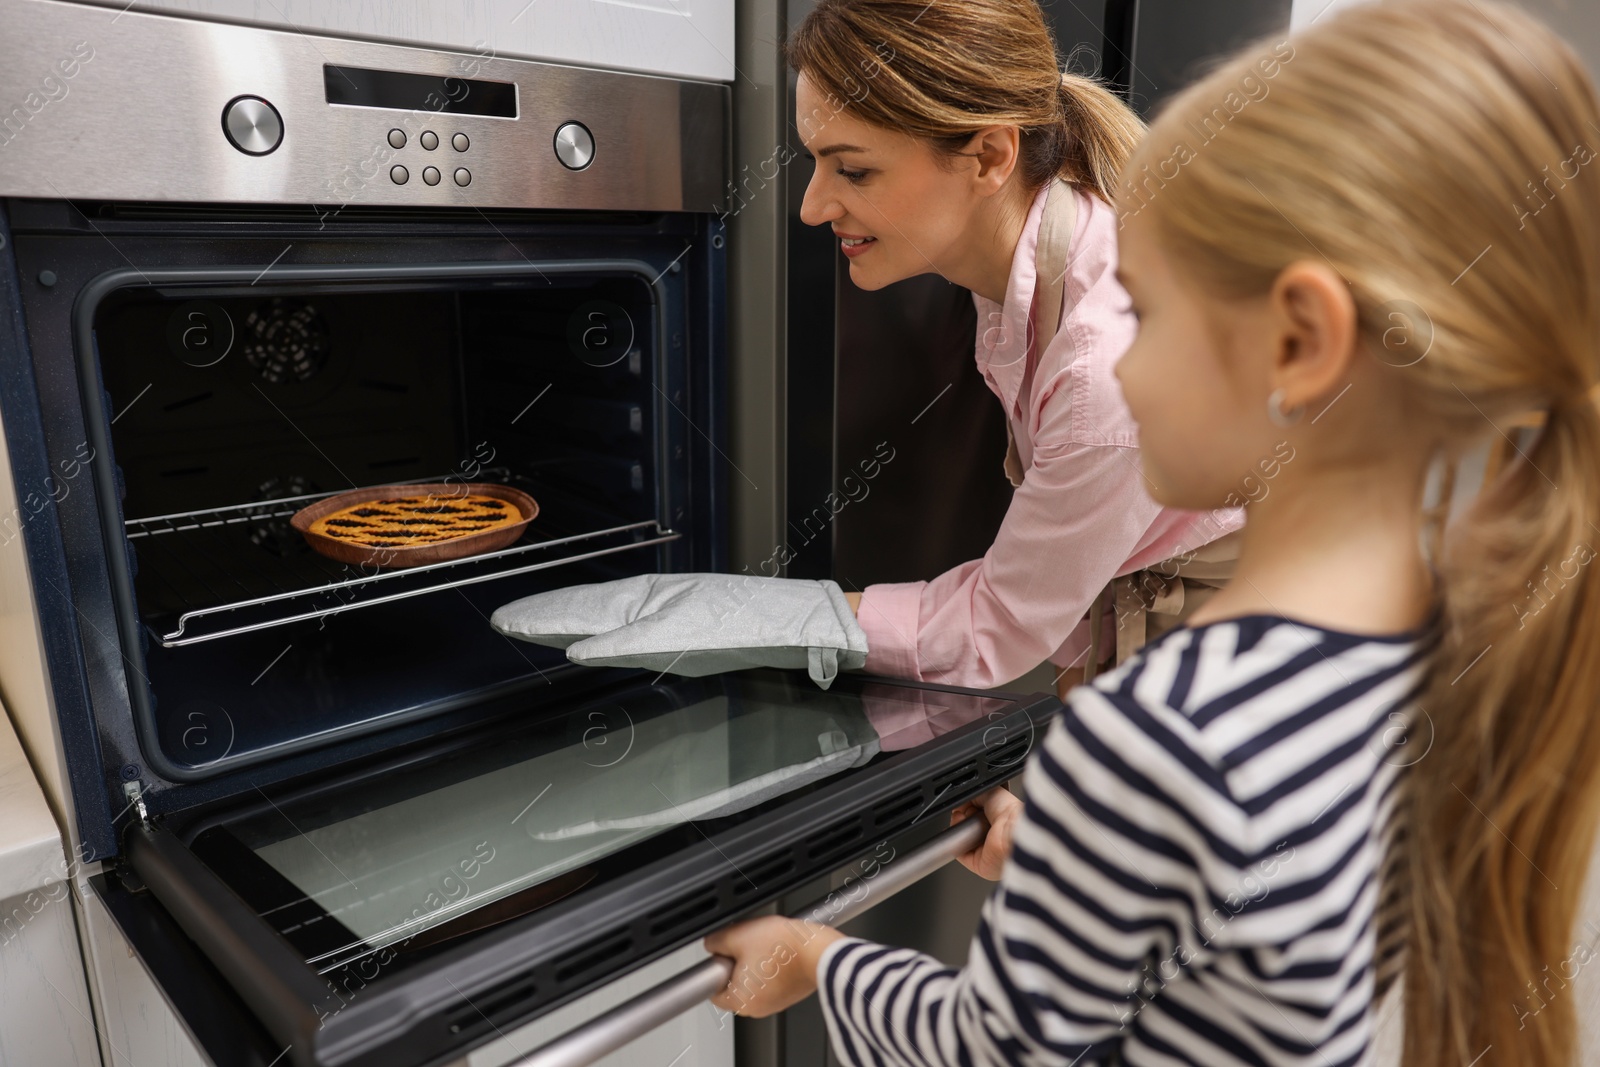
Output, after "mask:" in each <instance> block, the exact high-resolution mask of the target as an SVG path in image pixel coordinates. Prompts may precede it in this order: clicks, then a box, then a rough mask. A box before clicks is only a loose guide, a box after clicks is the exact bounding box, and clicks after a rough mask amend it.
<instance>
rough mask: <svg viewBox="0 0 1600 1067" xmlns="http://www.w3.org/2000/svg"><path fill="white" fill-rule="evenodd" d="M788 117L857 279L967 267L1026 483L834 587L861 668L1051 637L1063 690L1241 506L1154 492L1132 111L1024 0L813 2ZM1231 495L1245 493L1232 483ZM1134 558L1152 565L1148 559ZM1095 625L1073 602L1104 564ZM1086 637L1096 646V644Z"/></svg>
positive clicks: (961, 274) (1130, 638)
mask: <svg viewBox="0 0 1600 1067" xmlns="http://www.w3.org/2000/svg"><path fill="white" fill-rule="evenodd" d="M788 50H789V61H790V63H791V64H792V65H793V66H794V68H795V70H796V71H797V72H798V75H799V77H798V85H797V88H796V117H795V124H796V127H797V129H798V131H799V134H800V138H801V141H802V142H803V143H804V144H805V147H806V149H807V152H808V154H809V155H810V156H812V157H813V158H815V159H816V160H817V165H816V170H815V172H814V173H813V175H812V177H811V181H810V184H809V185H808V186H807V187H806V192H805V198H804V201H803V202H802V205H801V209H800V217H801V220H802V221H804V222H806V223H807V224H809V225H812V226H829V227H831V228H832V230H833V231H834V233H835V234H837V235H838V237H839V243H840V249H841V251H842V252H843V253H844V255H845V256H846V257H848V261H849V269H850V280H851V281H852V282H853V283H854V284H856V285H858V286H860V287H861V288H863V289H881V288H883V287H884V286H886V285H889V284H891V283H893V282H897V281H900V280H901V279H904V278H909V277H912V276H914V275H918V274H927V273H936V274H939V275H941V276H943V277H944V278H946V279H948V280H949V281H951V282H953V283H955V284H957V285H960V286H964V287H965V288H967V289H970V290H971V291H972V294H973V303H974V304H975V305H976V307H977V311H978V336H977V339H976V357H977V365H978V370H979V372H980V373H981V374H982V375H983V379H984V382H985V383H986V384H987V385H988V386H989V388H990V389H991V390H992V391H993V392H994V394H995V396H996V397H997V398H998V399H999V401H1000V403H1001V404H1002V405H1003V406H1004V407H1005V411H1006V417H1007V424H1008V429H1009V431H1010V437H1011V442H1010V444H1011V447H1010V450H1009V453H1008V455H1007V456H1006V457H1005V459H1006V462H1005V471H1006V474H1007V475H1008V476H1009V477H1010V478H1011V481H1012V483H1013V484H1014V485H1016V486H1017V489H1016V493H1015V495H1014V497H1013V499H1012V502H1011V506H1010V508H1009V509H1008V511H1007V512H1006V516H1005V521H1004V522H1003V523H1002V525H1001V527H1000V531H999V533H998V534H997V535H996V537H995V542H994V545H993V547H992V548H990V550H989V551H988V552H987V553H985V555H984V557H983V558H982V559H981V560H974V561H972V562H970V563H966V564H963V565H962V566H960V567H957V568H955V569H954V570H951V571H948V572H946V573H945V574H942V575H940V576H939V577H937V578H934V579H933V580H932V581H926V582H909V583H900V584H892V585H873V586H869V587H867V589H866V590H865V591H864V592H862V593H860V594H847V596H848V597H849V598H850V599H851V601H852V606H853V607H855V609H856V615H857V620H858V621H859V623H860V625H861V628H862V630H863V631H864V632H865V634H866V638H867V660H866V666H867V669H868V670H869V671H872V672H874V673H878V674H885V675H890V676H894V677H901V678H911V679H914V680H918V681H928V682H940V683H945V684H951V685H966V686H976V687H988V686H995V685H1000V684H1002V683H1005V682H1008V681H1010V680H1012V679H1013V678H1016V677H1017V676H1019V675H1021V674H1023V673H1025V672H1026V671H1028V670H1030V669H1032V668H1033V667H1035V666H1037V665H1038V664H1039V663H1041V662H1043V661H1044V660H1046V659H1049V660H1050V661H1051V662H1053V663H1054V664H1055V665H1056V666H1057V668H1060V669H1064V673H1063V675H1062V676H1061V679H1060V681H1059V683H1058V684H1059V685H1060V686H1061V690H1062V692H1065V691H1066V689H1067V688H1069V687H1070V685H1071V684H1072V683H1074V682H1075V681H1077V680H1079V678H1080V677H1081V676H1082V674H1083V672H1084V668H1085V667H1086V666H1088V665H1089V664H1091V663H1094V664H1098V663H1099V661H1100V659H1101V658H1102V656H1101V655H1094V656H1091V652H1090V646H1091V644H1098V645H1099V646H1100V649H1103V650H1104V654H1109V653H1110V650H1111V645H1112V643H1113V641H1114V642H1115V644H1116V645H1117V659H1118V661H1119V662H1120V661H1121V660H1122V659H1125V658H1126V657H1127V655H1128V654H1129V653H1130V652H1131V651H1132V650H1133V648H1136V647H1137V646H1138V645H1139V644H1140V643H1142V641H1141V638H1142V637H1143V636H1144V634H1143V632H1142V631H1143V629H1144V627H1145V625H1146V623H1145V610H1144V609H1146V608H1157V609H1159V611H1160V612H1162V613H1163V614H1162V615H1161V616H1159V617H1157V618H1152V619H1151V620H1150V623H1149V624H1148V625H1149V628H1150V631H1151V632H1150V636H1154V634H1155V632H1158V631H1160V630H1164V629H1167V628H1170V626H1171V625H1172V624H1173V623H1174V622H1176V620H1177V619H1179V618H1181V617H1183V615H1184V614H1186V613H1187V612H1189V611H1192V610H1194V609H1195V608H1196V607H1198V606H1199V604H1201V603H1203V602H1204V599H1205V597H1206V595H1207V594H1209V593H1210V592H1211V591H1212V590H1211V589H1209V588H1204V587H1203V586H1202V585H1198V584H1196V583H1194V582H1190V583H1187V584H1188V588H1187V591H1186V590H1185V584H1186V583H1184V582H1182V581H1181V580H1179V575H1180V570H1182V571H1186V572H1188V573H1189V574H1193V575H1197V576H1198V577H1200V578H1209V579H1217V578H1220V577H1224V576H1225V567H1223V566H1216V565H1213V566H1211V568H1210V569H1209V570H1207V569H1206V565H1207V564H1208V563H1212V564H1215V563H1216V562H1217V561H1224V560H1226V559H1228V558H1230V557H1231V555H1232V552H1231V551H1230V549H1231V539H1230V540H1229V541H1227V542H1224V543H1223V544H1222V545H1216V546H1212V548H1211V551H1210V552H1198V553H1197V552H1196V551H1195V550H1197V549H1201V548H1202V546H1206V545H1207V544H1208V542H1213V541H1216V540H1218V539H1219V538H1222V537H1224V536H1225V535H1228V534H1229V533H1231V532H1232V531H1234V530H1236V529H1237V528H1238V527H1239V526H1240V525H1241V524H1242V522H1243V517H1242V513H1241V512H1240V511H1239V510H1238V509H1237V507H1233V508H1230V509H1228V510H1224V511H1217V512H1200V513H1195V512H1186V511H1180V510H1174V509H1170V508H1163V507H1161V506H1159V505H1158V504H1156V503H1155V502H1154V501H1152V500H1151V499H1150V495H1149V490H1148V487H1147V486H1146V484H1145V482H1144V480H1143V479H1142V478H1141V477H1140V474H1139V469H1138V456H1137V447H1138V444H1137V442H1138V438H1137V433H1136V430H1135V427H1134V423H1133V420H1132V418H1131V417H1130V416H1129V414H1128V409H1127V406H1126V404H1124V402H1123V400H1122V395H1121V391H1120V390H1119V389H1118V387H1117V383H1116V381H1115V380H1114V378H1113V376H1112V367H1113V365H1114V364H1115V362H1116V359H1117V357H1119V356H1120V355H1121V354H1122V353H1123V351H1124V350H1125V349H1126V348H1127V346H1128V343H1129V342H1130V341H1131V340H1132V338H1133V334H1134V330H1135V323H1134V319H1133V316H1132V314H1131V313H1130V311H1129V308H1128V298H1127V295H1126V294H1125V293H1124V292H1123V290H1122V287H1121V286H1120V285H1119V284H1118V283H1117V280H1116V278H1115V273H1116V267H1117V256H1116V232H1117V218H1116V213H1115V212H1114V211H1113V209H1112V208H1111V206H1110V203H1109V199H1110V194H1111V190H1112V186H1113V183H1114V182H1115V180H1116V175H1117V172H1118V170H1119V169H1120V168H1121V167H1122V165H1123V163H1124V162H1125V161H1126V159H1127V156H1128V153H1129V151H1130V150H1131V148H1132V147H1133V145H1134V143H1135V142H1136V141H1137V139H1138V136H1139V134H1140V131H1141V126H1140V123H1139V120H1138V119H1137V118H1136V117H1135V116H1134V115H1133V113H1132V112H1131V111H1129V110H1128V108H1127V107H1126V106H1125V105H1124V104H1123V103H1122V102H1121V101H1120V100H1118V99H1117V98H1116V97H1115V96H1113V95H1112V94H1111V93H1109V92H1107V91H1106V90H1105V89H1103V88H1101V87H1100V86H1099V85H1097V84H1095V83H1094V82H1092V81H1090V80H1088V79H1086V78H1081V77H1078V76H1076V75H1072V74H1065V75H1063V74H1061V73H1060V72H1059V71H1058V69H1057V67H1056V52H1055V46H1054V43H1053V42H1052V40H1051V37H1050V33H1049V31H1048V30H1047V29H1046V27H1045V23H1044V19H1043V15H1042V14H1041V12H1040V10H1039V7H1038V5H1037V3H1035V2H1034V0H933V2H931V3H927V2H924V0H915V2H911V0H822V3H820V4H819V5H818V6H817V7H816V8H815V9H814V10H813V11H812V12H811V14H810V15H808V16H807V17H806V19H805V21H804V22H803V23H802V24H801V25H800V27H799V28H798V29H797V30H796V31H795V33H794V35H793V37H792V38H791V39H790V42H789V46H788ZM1235 503H1237V502H1235ZM1139 572H1143V573H1139ZM1118 576H1127V580H1125V581H1122V582H1119V583H1117V586H1118V588H1117V589H1116V592H1115V594H1114V598H1113V599H1114V606H1115V608H1116V613H1115V614H1116V619H1117V621H1118V622H1119V623H1120V625H1118V626H1116V627H1113V626H1112V621H1113V613H1112V612H1111V611H1106V612H1105V626H1104V628H1103V630H1102V633H1101V640H1100V641H1099V642H1094V641H1092V640H1091V630H1090V626H1089V622H1088V620H1087V619H1085V615H1086V614H1087V613H1088V612H1089V611H1090V607H1091V603H1092V602H1093V601H1094V600H1095V598H1096V595H1097V594H1099V593H1101V591H1102V590H1104V589H1105V588H1106V586H1107V584H1108V583H1110V582H1111V580H1112V579H1113V578H1115V577H1118ZM1097 651H1099V650H1098V649H1097Z"/></svg>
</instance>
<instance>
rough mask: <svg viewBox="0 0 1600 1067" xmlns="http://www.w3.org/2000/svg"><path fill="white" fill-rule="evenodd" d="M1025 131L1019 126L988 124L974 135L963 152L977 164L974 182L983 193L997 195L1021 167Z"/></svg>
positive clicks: (980, 193) (979, 192)
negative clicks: (1019, 161)
mask: <svg viewBox="0 0 1600 1067" xmlns="http://www.w3.org/2000/svg"><path fill="white" fill-rule="evenodd" d="M1021 138H1022V134H1021V131H1019V130H1018V129H1017V127H1015V126H985V127H984V128H983V129H981V130H979V131H977V132H976V133H974V134H973V135H972V138H971V139H970V140H969V141H967V147H966V150H965V151H964V152H962V155H964V156H967V157H968V158H970V159H972V160H973V161H974V162H976V163H977V166H976V167H975V168H974V170H973V174H972V179H973V184H974V186H975V188H976V190H977V192H978V195H980V196H993V195H994V194H995V193H997V192H999V191H1000V190H1001V189H1002V188H1004V186H1005V184H1006V179H1008V178H1010V177H1011V172H1012V171H1014V170H1016V169H1017V159H1018V156H1019V153H1020V151H1021Z"/></svg>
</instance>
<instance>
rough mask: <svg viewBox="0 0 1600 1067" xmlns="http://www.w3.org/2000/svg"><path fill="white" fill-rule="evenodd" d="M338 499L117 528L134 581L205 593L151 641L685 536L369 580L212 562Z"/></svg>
mask: <svg viewBox="0 0 1600 1067" xmlns="http://www.w3.org/2000/svg"><path fill="white" fill-rule="evenodd" d="M430 480H431V481H441V480H442V479H439V478H434V479H416V480H414V481H411V482H393V483H389V484H391V485H395V486H402V485H407V484H418V483H421V482H426V481H430ZM374 488H377V487H374ZM341 492H346V490H343V489H340V490H335V491H333V492H323V493H309V494H306V495H303V496H293V497H281V498H278V499H275V500H267V501H254V502H251V503H247V504H229V505H225V506H223V507H215V508H202V509H200V510H197V511H184V512H176V513H174V514H170V515H152V516H148V517H146V518H139V519H128V520H126V521H125V522H124V524H123V525H124V530H125V534H126V536H127V538H128V540H129V541H130V542H133V543H134V544H136V545H137V544H138V543H139V542H140V541H144V542H145V545H146V546H148V548H149V549H150V551H148V552H146V551H141V552H140V561H139V567H140V571H141V573H142V572H143V571H144V570H145V568H147V567H150V568H153V569H154V570H155V571H156V572H157V573H158V575H160V576H161V577H162V578H163V579H164V580H165V584H166V585H167V587H168V588H169V589H172V590H173V591H175V592H178V587H179V585H180V584H183V583H182V582H181V581H180V582H174V581H173V580H172V579H173V577H174V576H175V575H181V578H182V579H187V585H188V586H189V587H190V588H194V587H200V588H203V589H204V591H205V594H206V595H205V596H204V598H203V599H204V600H205V601H206V602H205V603H200V604H194V599H195V598H193V597H191V596H187V595H184V594H182V593H181V592H179V596H180V598H181V599H182V600H183V601H184V602H185V603H189V604H192V605H193V606H190V607H188V608H187V610H183V611H181V612H180V613H178V615H177V620H176V624H175V625H174V626H172V628H171V629H170V630H168V631H167V632H164V633H163V632H161V630H162V629H163V627H150V629H151V632H152V634H153V636H154V637H155V639H156V640H157V641H159V642H160V643H161V645H162V646H163V647H166V648H178V647H181V646H184V645H193V644H199V643H200V642H203V641H215V640H218V639H220V638H224V637H232V636H234V635H236V634H243V633H251V632H253V631H256V630H266V629H271V628H273V627H277V626H287V625H290V624H291V623H297V622H305V621H307V620H311V619H319V618H323V617H325V616H329V615H335V614H338V613H339V612H343V611H352V610H355V609H358V608H367V607H374V606H376V605H379V604H389V603H393V602H394V601H397V600H406V599H409V598H411V597H417V596H424V595H426V594H428V593H436V592H440V591H442V590H446V589H453V588H459V587H461V586H466V585H475V584H477V583H479V582H489V581H495V580H497V579H501V578H509V577H512V576H514V575H519V574H528V573H531V572H533V571H540V570H546V569H548V568H551V567H559V566H563V565H565V564H569V563H578V562H581V561H583V560H588V559H596V558H598V557H600V556H608V555H612V554H614V553H618V552H628V551H632V550H635V549H642V548H648V547H650V546H652V545H660V544H665V543H667V542H669V541H676V540H678V539H680V538H681V537H682V536H683V535H682V534H681V533H679V532H677V531H675V530H673V529H671V528H670V527H666V526H663V525H661V523H660V522H659V521H658V520H654V519H648V520H645V521H643V522H631V523H625V524H623V525H620V526H611V527H608V528H605V529H597V530H586V531H583V532H580V533H575V534H569V535H566V536H561V537H551V538H546V539H543V540H538V541H533V542H529V543H523V544H515V545H512V546H511V547H509V548H503V549H500V550H498V551H495V552H485V553H482V554H480V555H476V556H467V557H465V558H463V559H458V560H448V561H445V562H442V563H430V564H425V565H423V566H419V567H407V568H404V569H395V570H385V571H376V572H373V571H363V570H361V569H360V568H356V567H352V566H350V565H348V564H341V563H337V562H335V561H334V560H331V559H327V558H326V557H323V556H319V555H316V554H315V553H311V552H309V551H308V552H306V553H304V554H302V555H301V556H299V557H298V559H297V560H296V561H295V562H296V564H297V565H298V570H297V572H296V573H292V574H286V575H284V576H283V579H284V580H280V578H278V577H274V576H273V575H272V574H271V573H270V571H269V570H251V571H249V572H248V573H247V574H243V575H242V574H241V573H239V572H238V570H237V568H229V567H227V566H226V564H216V563H215V562H214V561H215V559H216V558H217V556H218V555H221V556H222V557H223V558H224V559H225V558H226V554H227V553H228V552H229V551H233V550H236V546H237V541H235V542H234V545H233V546H229V545H227V544H224V543H223V542H224V541H226V540H228V539H230V538H238V537H241V536H248V531H247V530H244V531H242V530H241V529H240V527H248V526H251V525H258V524H265V523H271V522H281V521H282V520H284V519H287V518H288V517H289V516H291V515H293V514H294V513H295V512H296V511H298V510H299V509H300V508H301V507H304V506H305V504H306V503H307V502H309V501H312V500H320V499H323V498H325V497H330V496H335V495H337V494H338V493H341ZM290 533H291V535H292V536H293V537H295V538H298V537H299V535H298V534H294V533H293V532H292V531H291V532H290ZM218 538H222V539H223V541H219V540H218ZM530 560H531V562H530ZM206 561H212V571H211V577H210V578H209V579H208V578H207V577H206V576H205V575H204V574H203V573H201V571H200V570H199V569H198V568H197V567H196V566H195V563H196V562H206ZM245 578H249V579H250V580H251V581H252V582H254V583H255V584H256V585H257V587H258V589H259V587H260V586H262V585H266V586H268V587H269V588H270V591H265V592H262V591H258V590H254V591H253V590H252V589H251V588H250V585H249V583H247V582H246V581H245ZM228 582H231V583H232V584H233V585H235V586H237V587H238V588H237V590H234V591H229V590H225V589H220V588H218V587H217V586H218V584H225V583H228Z"/></svg>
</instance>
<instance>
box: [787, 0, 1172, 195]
mask: <svg viewBox="0 0 1600 1067" xmlns="http://www.w3.org/2000/svg"><path fill="white" fill-rule="evenodd" d="M787 50H788V56H789V64H790V66H792V67H794V69H795V70H797V71H801V72H803V73H804V74H805V75H806V77H807V78H808V79H809V80H810V81H811V82H812V84H813V85H814V86H815V87H816V89H817V91H818V94H819V95H820V96H821V97H822V98H823V99H824V100H825V101H832V102H833V103H831V104H829V105H828V107H829V108H832V109H837V110H846V111H848V112H849V113H850V114H851V115H852V116H854V117H855V118H858V119H860V120H861V121H863V122H867V123H871V124H872V125H874V126H881V127H884V128H885V129H891V130H899V131H902V132H904V133H908V134H910V135H911V136H913V137H921V138H924V139H925V140H927V141H929V142H930V143H932V144H933V145H934V147H935V148H937V149H938V150H940V151H942V152H945V153H948V154H950V155H958V154H960V153H961V152H963V151H964V150H965V149H966V148H967V144H968V142H969V141H970V140H971V138H972V135H973V134H974V133H975V132H977V131H978V130H981V129H983V128H985V127H987V126H1000V125H1014V126H1016V127H1017V128H1018V129H1020V130H1021V131H1022V143H1021V150H1020V156H1021V158H1020V159H1019V160H1018V164H1017V173H1018V177H1019V178H1020V180H1021V182H1022V184H1023V186H1024V187H1026V188H1028V189H1030V190H1034V189H1038V188H1039V187H1040V186H1042V185H1044V184H1045V183H1046V182H1048V181H1050V180H1051V179H1052V178H1055V177H1057V176H1060V177H1062V178H1065V179H1067V180H1068V181H1071V182H1074V183H1075V184H1078V185H1081V186H1083V187H1084V189H1085V190H1086V191H1089V192H1093V193H1095V194H1096V195H1098V196H1099V197H1100V198H1101V199H1103V200H1105V201H1107V202H1108V203H1109V202H1110V200H1111V196H1112V190H1113V189H1114V187H1115V184H1116V180H1117V175H1118V173H1119V172H1120V171H1121V169H1122V166H1123V164H1124V163H1125V162H1126V161H1127V158H1128V156H1129V154H1130V153H1131V152H1132V151H1133V147H1134V145H1136V144H1137V143H1138V141H1139V137H1140V135H1141V134H1142V133H1143V131H1144V124H1143V123H1142V122H1141V121H1140V120H1139V117H1138V116H1137V115H1135V114H1134V113H1133V111H1132V110H1130V109H1129V108H1128V105H1126V104H1125V103H1123V102H1122V100H1121V99H1119V98H1118V97H1117V96H1116V95H1115V94H1113V93H1112V92H1110V91H1109V90H1107V89H1106V88H1105V87H1104V86H1102V85H1101V84H1100V83H1099V82H1096V81H1095V80H1093V79H1092V78H1085V77H1082V76H1080V75H1077V74H1062V73H1061V71H1060V67H1059V66H1058V60H1057V56H1056V47H1055V41H1054V40H1053V39H1052V38H1051V36H1050V30H1049V28H1048V27H1047V26H1046V25H1045V20H1044V14H1043V12H1042V11H1041V10H1040V8H1039V4H1038V2H1037V0H820V2H819V3H818V4H817V6H816V7H815V8H813V9H812V11H811V13H810V14H808V15H807V16H806V17H805V20H804V21H803V22H802V23H801V24H800V25H799V27H797V28H796V29H795V31H794V33H793V35H792V36H791V37H790V38H789V41H788V44H787ZM825 111H826V109H825ZM817 118H818V119H819V120H825V119H826V113H824V114H823V115H821V116H818V117H817ZM801 121H802V122H809V121H812V120H805V119H803V120H801Z"/></svg>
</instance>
